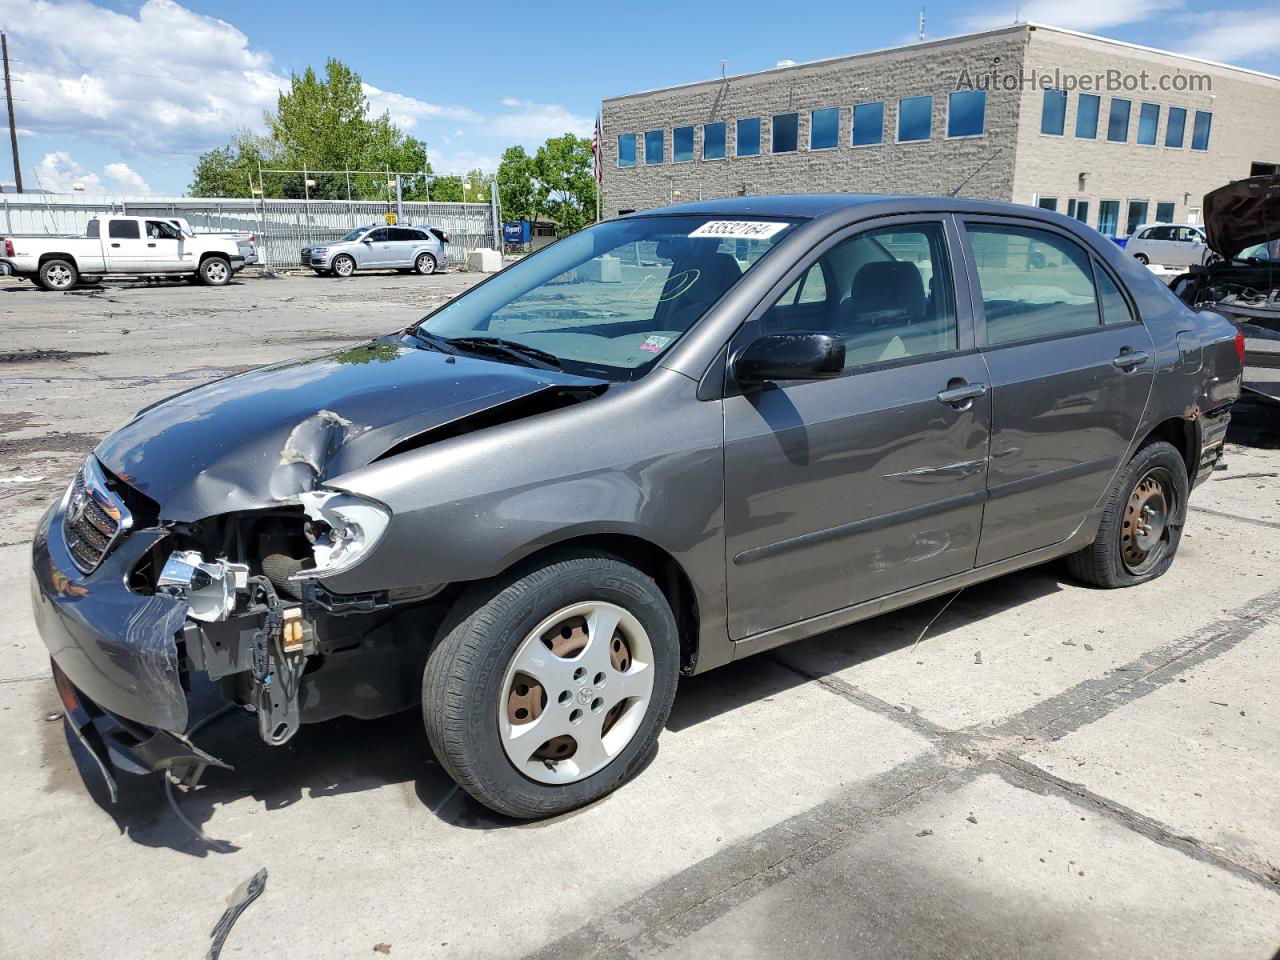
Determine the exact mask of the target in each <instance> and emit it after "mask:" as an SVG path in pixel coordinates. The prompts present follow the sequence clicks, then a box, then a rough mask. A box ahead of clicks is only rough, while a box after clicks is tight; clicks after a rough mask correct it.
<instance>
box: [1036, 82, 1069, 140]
mask: <svg viewBox="0 0 1280 960" xmlns="http://www.w3.org/2000/svg"><path fill="white" fill-rule="evenodd" d="M1066 129H1067V94H1066V91H1065V90H1046V91H1045V92H1044V100H1043V102H1041V104H1040V132H1041V133H1047V134H1049V135H1050V136H1054V137H1060V136H1062V134H1063V132H1064V131H1066Z"/></svg>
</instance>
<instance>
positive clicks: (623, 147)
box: [618, 133, 636, 167]
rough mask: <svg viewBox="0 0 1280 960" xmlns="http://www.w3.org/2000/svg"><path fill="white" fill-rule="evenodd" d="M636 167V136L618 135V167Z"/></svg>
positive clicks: (628, 134)
mask: <svg viewBox="0 0 1280 960" xmlns="http://www.w3.org/2000/svg"><path fill="white" fill-rule="evenodd" d="M635 165H636V135H635V134H634V133H620V134H618V166H620V167H634V166H635Z"/></svg>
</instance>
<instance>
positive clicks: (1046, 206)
mask: <svg viewBox="0 0 1280 960" xmlns="http://www.w3.org/2000/svg"><path fill="white" fill-rule="evenodd" d="M1036 206H1037V207H1039V208H1040V209H1041V210H1054V211H1056V210H1057V209H1058V198H1057V197H1041V198H1040V199H1039V200H1037V201H1036Z"/></svg>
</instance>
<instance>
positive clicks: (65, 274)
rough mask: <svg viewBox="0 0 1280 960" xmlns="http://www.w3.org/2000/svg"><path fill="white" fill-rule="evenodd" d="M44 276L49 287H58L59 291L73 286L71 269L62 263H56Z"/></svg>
mask: <svg viewBox="0 0 1280 960" xmlns="http://www.w3.org/2000/svg"><path fill="white" fill-rule="evenodd" d="M44 276H45V280H46V281H47V282H48V284H49V286H51V287H57V288H58V289H62V288H63V287H69V286H71V283H72V280H73V279H74V275H73V274H72V273H71V268H70V267H68V266H65V265H64V264H61V263H55V264H54V265H53V266H51V267H50V268H49V269H48V270H46V271H45V273H44Z"/></svg>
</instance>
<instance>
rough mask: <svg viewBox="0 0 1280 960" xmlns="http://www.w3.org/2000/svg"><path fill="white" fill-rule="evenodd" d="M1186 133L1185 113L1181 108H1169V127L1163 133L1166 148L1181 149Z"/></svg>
mask: <svg viewBox="0 0 1280 960" xmlns="http://www.w3.org/2000/svg"><path fill="white" fill-rule="evenodd" d="M1186 132H1187V111H1186V110H1184V109H1183V108H1182V107H1170V108H1169V125H1168V126H1167V127H1166V128H1165V131H1164V145H1165V146H1166V147H1181V146H1182V141H1183V138H1184V137H1185V136H1186Z"/></svg>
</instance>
